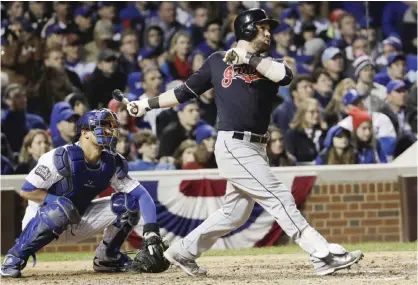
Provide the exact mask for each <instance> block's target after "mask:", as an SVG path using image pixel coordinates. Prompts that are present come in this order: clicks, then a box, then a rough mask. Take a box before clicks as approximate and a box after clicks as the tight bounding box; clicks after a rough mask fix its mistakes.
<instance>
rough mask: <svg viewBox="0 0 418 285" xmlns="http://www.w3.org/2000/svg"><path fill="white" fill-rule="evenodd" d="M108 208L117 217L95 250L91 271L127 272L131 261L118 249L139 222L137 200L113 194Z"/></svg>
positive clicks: (129, 196)
mask: <svg viewBox="0 0 418 285" xmlns="http://www.w3.org/2000/svg"><path fill="white" fill-rule="evenodd" d="M110 208H111V209H112V212H113V213H115V215H116V216H117V218H116V222H115V223H114V224H113V225H111V226H109V227H108V228H107V229H106V231H105V233H104V235H103V241H102V242H101V243H100V244H99V246H98V247H97V249H96V255H95V257H94V260H93V269H94V270H95V271H99V272H123V271H127V270H129V268H130V266H131V263H132V260H131V259H130V258H129V257H128V256H127V255H126V254H124V253H121V252H120V247H121V246H122V244H123V242H124V241H125V240H126V238H127V237H128V235H129V234H130V233H131V231H132V229H133V227H135V226H136V225H137V224H138V222H139V218H140V215H139V203H138V200H137V199H136V198H135V197H134V196H132V195H130V194H128V193H122V192H118V193H114V194H113V195H112V197H111V198H110Z"/></svg>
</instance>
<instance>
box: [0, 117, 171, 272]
mask: <svg viewBox="0 0 418 285" xmlns="http://www.w3.org/2000/svg"><path fill="white" fill-rule="evenodd" d="M68 112H69V114H67V115H68V116H71V115H72V114H70V112H72V111H70V110H69V111H68ZM118 126H119V124H118V119H117V117H116V114H115V113H114V112H112V111H110V110H108V109H100V110H93V111H90V112H88V113H86V114H85V115H84V116H83V117H82V118H81V119H80V120H79V124H78V126H77V128H78V129H77V130H78V136H77V139H76V141H74V143H73V144H72V145H65V146H63V147H59V148H56V149H54V150H52V151H50V152H48V153H46V154H44V155H43V156H42V157H41V158H40V159H39V161H38V164H37V166H36V167H35V168H34V169H33V170H32V171H31V172H30V173H29V174H28V176H27V177H26V179H25V182H24V184H23V186H22V189H21V191H20V195H21V196H22V197H23V198H24V199H28V200H29V203H28V207H27V209H26V213H25V216H24V218H23V221H22V227H23V232H22V234H21V235H20V237H19V238H18V239H17V240H16V244H15V245H14V246H13V247H12V248H11V249H10V250H9V251H8V253H7V255H6V256H5V259H4V261H3V264H2V268H1V275H2V276H3V277H20V276H21V271H22V270H23V269H24V268H25V266H26V263H27V261H28V258H29V256H33V259H34V263H36V256H35V254H36V252H37V251H39V250H40V249H41V248H42V247H44V246H45V245H47V244H49V243H50V242H52V241H54V240H56V242H57V243H58V244H67V243H76V242H79V241H82V240H84V239H86V238H88V237H90V236H93V235H95V234H97V233H99V232H103V230H104V235H103V240H102V241H101V242H100V244H99V246H98V247H97V249H96V252H95V257H94V260H93V269H94V270H95V271H98V272H124V271H128V270H130V269H132V270H134V271H138V272H153V273H156V272H162V271H165V270H166V269H167V268H168V267H169V262H168V261H167V260H166V259H165V258H164V257H163V253H164V251H165V250H166V249H167V246H166V245H165V244H164V243H163V241H162V239H161V237H160V233H159V227H158V225H157V223H156V210H155V204H154V201H153V200H152V198H151V196H150V195H149V194H148V192H147V191H146V190H145V188H144V187H143V186H141V185H140V184H139V182H138V181H136V180H134V179H132V178H131V177H130V176H129V174H128V167H127V162H126V160H125V159H124V158H123V157H122V156H121V155H119V154H117V153H116V152H115V146H116V142H117V138H118ZM108 186H112V187H113V188H114V189H115V190H116V191H117V192H116V193H115V194H113V195H112V196H111V197H105V198H100V199H95V200H93V199H94V197H96V196H97V195H98V194H100V193H101V192H103V191H104V190H105V189H106V188H108ZM140 210H141V211H140ZM140 213H142V216H143V219H144V221H145V225H144V232H143V236H144V241H143V247H142V249H141V250H140V251H139V252H138V253H137V255H136V257H135V258H134V260H132V259H131V258H130V257H129V256H128V255H127V254H125V253H122V252H121V251H120V247H121V246H122V244H123V242H124V241H125V239H126V238H127V237H128V235H129V234H130V232H131V231H132V229H133V227H134V226H135V225H137V224H138V222H139V218H140Z"/></svg>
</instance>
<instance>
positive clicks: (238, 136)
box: [232, 132, 269, 144]
mask: <svg viewBox="0 0 418 285" xmlns="http://www.w3.org/2000/svg"><path fill="white" fill-rule="evenodd" d="M232 138H234V139H237V140H242V141H248V139H244V133H238V132H234V135H233V136H232ZM268 140H269V138H268V136H260V135H253V134H251V136H250V142H252V143H264V144H265V143H267V141H268Z"/></svg>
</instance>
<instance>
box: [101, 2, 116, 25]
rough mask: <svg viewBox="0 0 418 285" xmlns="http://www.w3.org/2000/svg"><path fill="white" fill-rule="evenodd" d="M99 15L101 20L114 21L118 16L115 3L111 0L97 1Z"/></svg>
mask: <svg viewBox="0 0 418 285" xmlns="http://www.w3.org/2000/svg"><path fill="white" fill-rule="evenodd" d="M97 7H98V10H97V12H98V15H99V18H100V20H105V21H110V22H113V20H114V19H115V16H116V10H115V5H114V4H113V3H112V2H110V1H99V2H97Z"/></svg>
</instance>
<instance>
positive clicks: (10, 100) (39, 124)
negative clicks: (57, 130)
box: [1, 83, 47, 152]
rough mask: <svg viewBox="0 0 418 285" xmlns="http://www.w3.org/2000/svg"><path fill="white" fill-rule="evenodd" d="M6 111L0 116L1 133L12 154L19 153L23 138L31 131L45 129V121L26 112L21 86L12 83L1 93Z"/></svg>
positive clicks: (24, 95) (23, 91) (24, 96)
mask: <svg viewBox="0 0 418 285" xmlns="http://www.w3.org/2000/svg"><path fill="white" fill-rule="evenodd" d="M2 99H3V100H4V103H5V106H2V108H4V107H7V110H4V111H3V112H2V114H1V131H2V133H4V134H5V135H6V136H7V138H8V140H9V142H10V144H11V147H12V150H13V151H14V152H19V151H20V148H21V146H22V142H23V138H24V137H25V135H26V134H27V133H28V132H29V130H31V129H44V130H46V129H47V125H46V124H45V121H44V120H43V119H42V118H41V117H40V116H38V115H35V114H31V113H29V112H27V111H26V101H27V98H26V93H25V90H24V89H23V86H22V85H20V84H17V83H12V84H10V85H8V86H7V87H6V89H5V90H4V92H3V93H2Z"/></svg>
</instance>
